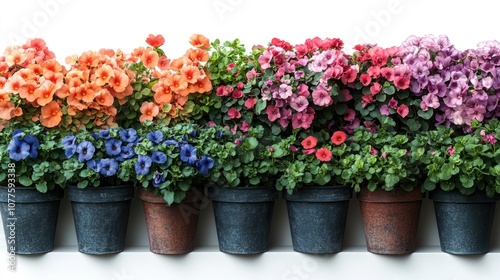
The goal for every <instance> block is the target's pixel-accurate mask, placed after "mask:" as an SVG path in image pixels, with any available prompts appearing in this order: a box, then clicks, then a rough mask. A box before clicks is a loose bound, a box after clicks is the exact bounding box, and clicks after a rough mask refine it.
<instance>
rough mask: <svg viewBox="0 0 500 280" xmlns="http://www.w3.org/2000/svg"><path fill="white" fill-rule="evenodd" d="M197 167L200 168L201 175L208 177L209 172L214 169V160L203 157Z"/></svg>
mask: <svg viewBox="0 0 500 280" xmlns="http://www.w3.org/2000/svg"><path fill="white" fill-rule="evenodd" d="M196 167H198V170H199V171H200V173H201V174H203V175H207V174H208V171H209V170H210V169H211V168H212V167H214V160H213V159H212V158H210V157H207V156H202V157H201V159H200V160H199V161H198V162H196Z"/></svg>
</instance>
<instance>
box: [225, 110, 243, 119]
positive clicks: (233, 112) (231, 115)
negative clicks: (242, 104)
mask: <svg viewBox="0 0 500 280" xmlns="http://www.w3.org/2000/svg"><path fill="white" fill-rule="evenodd" d="M227 114H228V115H229V118H230V119H239V118H241V114H240V111H238V109H236V108H234V107H231V108H229V110H227Z"/></svg>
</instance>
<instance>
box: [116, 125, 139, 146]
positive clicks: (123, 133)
mask: <svg viewBox="0 0 500 280" xmlns="http://www.w3.org/2000/svg"><path fill="white" fill-rule="evenodd" d="M119 133H120V137H121V138H122V140H123V141H125V142H128V143H137V141H138V140H139V136H137V131H135V129H133V128H129V129H122V130H120V132H119Z"/></svg>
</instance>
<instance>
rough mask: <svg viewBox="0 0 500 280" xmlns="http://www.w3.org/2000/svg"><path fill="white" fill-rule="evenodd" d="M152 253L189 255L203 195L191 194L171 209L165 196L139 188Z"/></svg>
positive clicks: (192, 192)
mask: <svg viewBox="0 0 500 280" xmlns="http://www.w3.org/2000/svg"><path fill="white" fill-rule="evenodd" d="M139 197H140V198H141V200H142V205H143V208H144V216H145V219H146V227H147V230H148V236H149V247H150V250H151V252H153V253H156V254H162V255H181V254H187V253H189V252H191V251H193V249H194V239H195V237H196V231H197V229H198V218H199V213H200V205H201V200H202V194H201V193H199V192H194V191H189V192H188V193H187V194H186V198H185V199H184V201H183V202H182V203H175V204H172V205H171V206H168V205H167V203H166V202H165V200H164V199H163V197H161V196H158V195H156V194H155V193H154V192H151V191H146V190H144V189H139Z"/></svg>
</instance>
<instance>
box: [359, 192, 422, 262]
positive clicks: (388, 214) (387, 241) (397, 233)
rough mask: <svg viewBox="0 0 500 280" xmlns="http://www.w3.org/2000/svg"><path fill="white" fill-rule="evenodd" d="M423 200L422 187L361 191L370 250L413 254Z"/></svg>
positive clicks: (360, 199) (386, 253)
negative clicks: (410, 189)
mask: <svg viewBox="0 0 500 280" xmlns="http://www.w3.org/2000/svg"><path fill="white" fill-rule="evenodd" d="M423 197H424V195H423V194H422V193H421V192H420V189H419V188H415V189H414V190H412V191H410V192H406V191H405V190H403V189H400V188H397V189H394V190H392V191H385V190H383V189H376V190H375V191H373V192H371V191H369V190H368V189H366V188H363V189H361V192H360V193H359V194H358V199H359V204H360V208H361V219H362V223H363V228H364V231H365V239H366V246H367V250H368V251H369V252H371V253H376V254H384V255H403V254H410V253H413V252H414V251H415V248H416V239H417V228H418V222H419V218H420V209H421V205H422V199H423Z"/></svg>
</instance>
